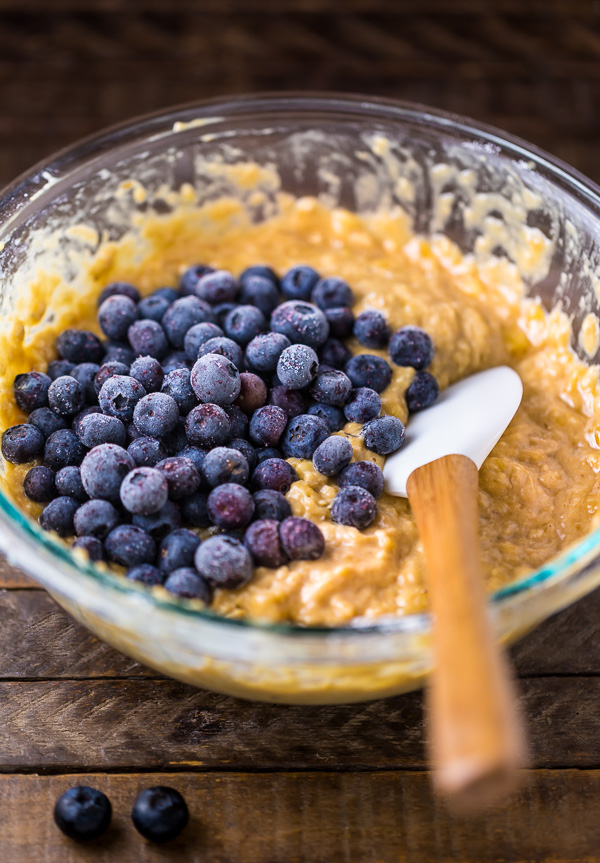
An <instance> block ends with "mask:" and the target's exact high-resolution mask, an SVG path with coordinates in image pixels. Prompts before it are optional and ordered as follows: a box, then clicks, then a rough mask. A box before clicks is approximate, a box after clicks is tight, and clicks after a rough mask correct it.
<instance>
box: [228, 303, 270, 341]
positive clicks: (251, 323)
mask: <svg viewBox="0 0 600 863" xmlns="http://www.w3.org/2000/svg"><path fill="white" fill-rule="evenodd" d="M223 327H224V330H225V335H226V336H227V337H228V338H230V339H233V341H235V342H237V343H238V344H239V345H247V344H248V342H250V341H252V339H253V338H255V337H256V336H257V335H258V334H259V333H262V332H264V331H265V330H266V328H267V321H266V318H265V316H264V315H263V313H262V312H261V310H260V309H257V308H256V306H236V308H235V309H232V310H231V311H230V312H229V314H228V315H227V317H226V318H225V320H224V322H223Z"/></svg>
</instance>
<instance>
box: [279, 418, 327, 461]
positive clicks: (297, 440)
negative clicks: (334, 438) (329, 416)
mask: <svg viewBox="0 0 600 863" xmlns="http://www.w3.org/2000/svg"><path fill="white" fill-rule="evenodd" d="M326 437H329V429H328V428H327V424H326V423H325V421H324V420H322V419H321V418H320V417H317V416H314V415H312V414H301V415H300V416H299V417H294V418H293V419H291V420H290V421H289V423H288V424H287V428H286V430H285V432H284V433H283V436H282V438H281V449H282V450H283V454H284V456H285V457H286V458H312V457H313V453H314V451H315V450H316V448H317V447H318V446H319V444H321V443H323V441H324V440H325V438H326Z"/></svg>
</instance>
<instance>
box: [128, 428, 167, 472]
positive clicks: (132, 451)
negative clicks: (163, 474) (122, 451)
mask: <svg viewBox="0 0 600 863" xmlns="http://www.w3.org/2000/svg"><path fill="white" fill-rule="evenodd" d="M127 452H128V453H129V455H130V456H131V458H132V459H133V460H134V462H135V463H136V465H137V466H138V467H154V466H155V465H156V464H158V462H159V461H162V460H163V459H164V458H165V456H166V455H167V453H166V450H165V448H164V446H163V445H162V444H161V442H160V441H158V440H156V438H153V437H148V436H146V435H142V436H141V437H139V438H137V439H136V440H133V441H131V443H130V444H129V446H128V447H127Z"/></svg>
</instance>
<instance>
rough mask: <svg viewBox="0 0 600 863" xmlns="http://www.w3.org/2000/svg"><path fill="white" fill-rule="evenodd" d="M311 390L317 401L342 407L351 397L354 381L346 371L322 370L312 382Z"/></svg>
mask: <svg viewBox="0 0 600 863" xmlns="http://www.w3.org/2000/svg"><path fill="white" fill-rule="evenodd" d="M309 392H310V394H311V396H312V397H313V399H314V400H315V401H317V402H324V403H325V404H327V405H333V407H342V406H343V405H345V404H346V402H347V401H348V399H349V397H350V393H351V392H352V383H351V382H350V378H349V377H348V376H347V375H345V374H344V372H340V371H337V370H333V371H330V372H320V373H319V374H318V375H317V376H316V378H315V379H314V381H313V382H312V386H311V388H310V390H309Z"/></svg>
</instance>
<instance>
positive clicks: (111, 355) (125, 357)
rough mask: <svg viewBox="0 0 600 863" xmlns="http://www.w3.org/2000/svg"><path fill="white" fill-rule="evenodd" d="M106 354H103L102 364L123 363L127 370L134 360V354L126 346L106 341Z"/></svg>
mask: <svg viewBox="0 0 600 863" xmlns="http://www.w3.org/2000/svg"><path fill="white" fill-rule="evenodd" d="M105 347H106V353H105V354H104V359H103V360H102V362H104V363H123V365H124V366H125V367H126V368H127V369H128V368H129V366H130V365H131V364H132V362H133V361H134V359H135V356H136V355H135V354H134V352H133V351H132V349H131V347H130V346H129V345H128V344H124V343H123V342H113V341H108V342H106V343H105Z"/></svg>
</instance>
